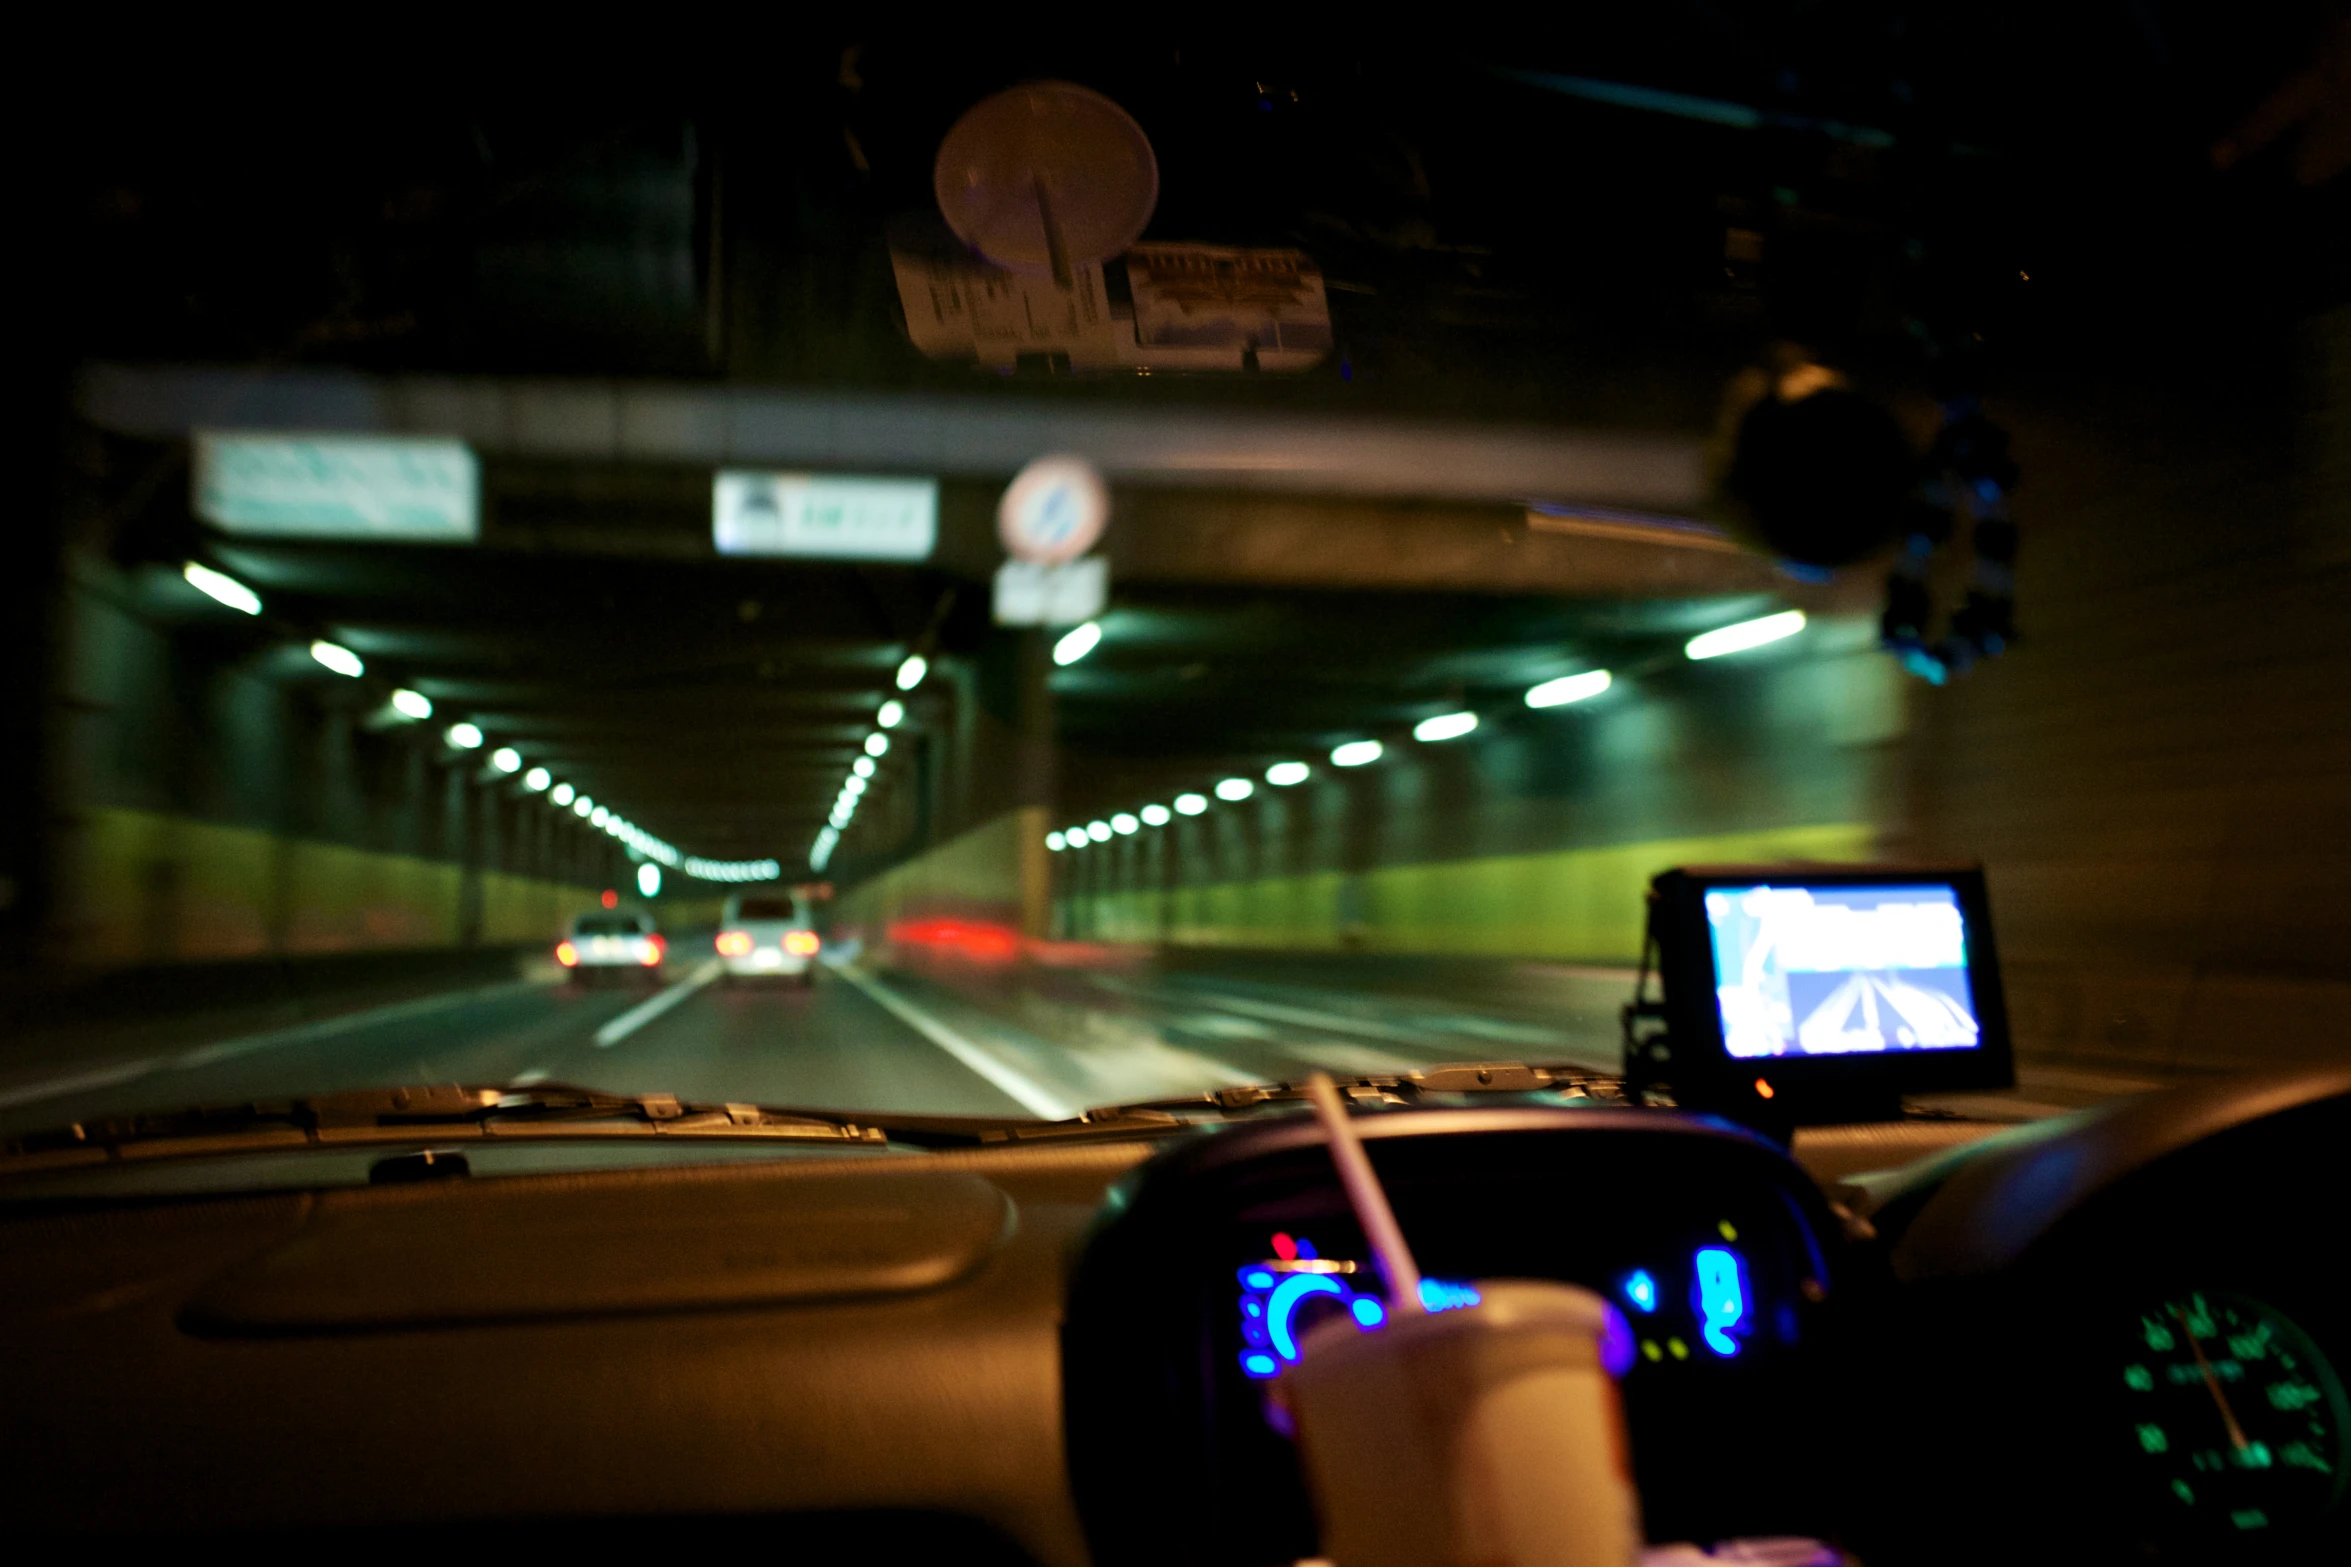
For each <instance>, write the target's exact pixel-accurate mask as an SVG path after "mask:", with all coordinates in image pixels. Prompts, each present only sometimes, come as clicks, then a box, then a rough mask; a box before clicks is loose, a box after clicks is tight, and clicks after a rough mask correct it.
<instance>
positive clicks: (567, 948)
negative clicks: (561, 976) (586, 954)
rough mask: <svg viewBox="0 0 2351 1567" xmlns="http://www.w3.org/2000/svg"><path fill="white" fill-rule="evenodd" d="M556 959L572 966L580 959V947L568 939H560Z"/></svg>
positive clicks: (556, 945) (567, 965) (564, 964)
mask: <svg viewBox="0 0 2351 1567" xmlns="http://www.w3.org/2000/svg"><path fill="white" fill-rule="evenodd" d="M555 961H556V962H558V963H560V964H562V965H563V966H564V967H565V968H571V967H573V966H574V965H576V964H577V963H578V962H579V961H580V949H579V948H577V947H575V946H573V945H572V944H571V943H570V942H568V941H559V942H557V943H556V944H555Z"/></svg>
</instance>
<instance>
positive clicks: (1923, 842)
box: [1889, 307, 2351, 1069]
mask: <svg viewBox="0 0 2351 1567" xmlns="http://www.w3.org/2000/svg"><path fill="white" fill-rule="evenodd" d="M2300 347H2301V351H2302V354H2303V359H2302V362H2301V363H2300V364H2299V365H2297V366H2292V367H2288V366H2285V365H2280V366H2277V367H2276V372H2275V374H2274V376H2273V377H2272V378H2271V379H2270V380H2268V381H2266V382H2265V383H2264V384H2262V385H2261V386H2260V387H2258V388H2257V389H2253V390H2252V391H2251V392H2249V391H2248V389H2246V388H2241V387H2230V386H2225V385H2222V386H2213V387H2210V388H2206V389H2204V390H2203V391H2202V392H2201V394H2200V395H2199V396H2198V397H2196V398H2193V399H2190V398H2186V397H2182V396H2179V395H2177V394H2176V393H2166V392H2163V391H2161V390H2160V389H2156V388H2149V387H2129V386H2121V385H2115V384H2108V385H2106V386H2103V387H2091V388H2083V387H2043V388H2038V389H2032V390H2031V391H2030V395H2019V396H2018V397H2017V398H2015V399H2013V400H2012V401H2011V402H2010V403H2009V404H2008V405H2007V406H2006V407H2004V408H2003V409H2002V410H2001V414H2002V417H2003V418H2005V419H2008V420H2009V421H2011V422H2012V425H2013V428H2014V430H2015V433H2016V449H2017V455H2018V458H2019V461H2020V462H2021V464H2022V467H2023V471H2024V475H2025V482H2024V486H2023V488H2022V489H2021V490H2020V491H2019V495H2018V506H2019V511H2020V515H2021V517H2022V521H2023V525H2024V550H2023V553H2022V555H2021V557H2020V559H2019V593H2018V601H2019V608H2020V614H2021V616H2022V629H2023V640H2022V641H2021V642H2020V643H2019V645H2018V646H2017V647H2016V649H2015V650H2014V651H2013V652H2011V653H2010V654H2009V655H2008V656H2006V657H2004V658H2002V659H2000V660H1998V661H1997V662H1996V663H1993V664H1990V665H1988V666H1985V667H1984V668H1982V669H1979V670H1977V671H1975V672H1974V673H1973V674H1971V675H1969V676H1968V677H1967V678H1965V679H1964V680H1960V681H1956V682H1954V683H1953V684H1952V685H1951V686H1949V687H1948V688H1945V689H1943V690H1927V689H1924V688H1921V690H1920V692H1919V700H1918V701H1917V703H1916V707H1915V718H1914V728H1913V733H1912V736H1911V738H1910V740H1909V741H1908V742H1907V743H1906V744H1905V745H1904V747H1903V748H1902V751H1901V753H1900V757H1899V760H1900V763H1901V772H1900V776H1899V778H1898V779H1897V785H1898V798H1899V800H1900V802H1901V804H1902V811H1901V813H1900V815H1899V816H1898V817H1895V818H1892V819H1890V822H1889V826H1890V828H1891V829H1892V831H1891V837H1890V842H1891V845H1892V847H1894V848H1895V849H1897V850H1899V851H1901V852H1905V853H1911V854H1918V855H1929V856H1931V855H1940V854H1948V853H1953V852H1965V853H1968V854H1970V855H1972V856H1980V857H1981V858H1982V859H1983V860H1984V861H1985V862H1986V864H1987V865H1988V866H1989V867H1990V871H1991V883H1992V895H1993V902H1994V907H1995V910H1996V912H1997V916H1998V919H1999V922H2000V937H2001V954H2002V959H2003V963H2004V965H2005V967H2006V969H2007V973H2008V996H2009V1009H2010V1013H2011V1016H2012V1018H2013V1021H2014V1025H2015V1030H2016V1034H2017V1037H2018V1041H2019V1044H2020V1047H2022V1048H2026V1049H2029V1050H2032V1051H2036V1052H2040V1053H2043V1054H2046V1055H2052V1056H2064V1057H2071V1058H2078V1059H2081V1060H2083V1061H2085V1062H2088V1063H2093V1064H2094V1063H2099V1062H2103V1061H2114V1062H2120V1063H2141V1064H2145V1065H2147V1066H2149V1067H2151V1068H2157V1069H2162V1068H2172V1067H2185V1068H2197V1067H2206V1068H2231V1067H2248V1066H2259V1065H2272V1064H2274V1065H2289V1064H2296V1063H2305V1062H2312V1061H2343V1060H2351V831H2347V830H2346V823H2347V821H2351V814H2347V813H2351V704H2347V701H2346V696H2345V693H2346V692H2351V459H2347V457H2346V454H2347V453H2351V307H2342V308H2338V309H2336V310H2335V311H2333V312H2332V313H2331V314H2329V315H2327V316H2324V317H2320V318H2317V319H2315V320H2313V321H2312V322H2310V323H2307V325H2306V330H2305V333H2304V335H2303V337H2302V339H2301V343H2300ZM2281 384H2293V385H2296V386H2297V388H2298V399H2299V402H2300V419H2299V425H2298V426H2297V421H2296V420H2291V419H2288V418H2286V417H2284V412H2285V410H2283V409H2282V408H2281V407H2280V406H2279V397H2278V387H2279V386H2280V385H2281Z"/></svg>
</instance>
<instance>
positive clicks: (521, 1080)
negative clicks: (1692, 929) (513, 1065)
mask: <svg viewBox="0 0 2351 1567" xmlns="http://www.w3.org/2000/svg"><path fill="white" fill-rule="evenodd" d="M554 1075H555V1074H554V1073H552V1072H550V1071H548V1070H547V1069H546V1068H545V1067H543V1066H534V1067H532V1068H531V1069H530V1070H529V1071H527V1072H517V1073H515V1074H514V1075H513V1076H512V1077H510V1078H508V1079H507V1080H506V1086H507V1087H509V1088H528V1087H530V1086H531V1085H532V1084H533V1083H544V1082H545V1081H547V1079H548V1078H550V1077H553V1076H554Z"/></svg>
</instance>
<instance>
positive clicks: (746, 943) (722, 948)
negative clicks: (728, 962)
mask: <svg viewBox="0 0 2351 1567" xmlns="http://www.w3.org/2000/svg"><path fill="white" fill-rule="evenodd" d="M750 951H751V933H750V932H749V931H747V930H722V931H720V932H719V933H718V955H719V956H720V957H722V958H740V957H744V956H747V955H748V954H749V953H750Z"/></svg>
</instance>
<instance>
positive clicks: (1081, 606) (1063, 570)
mask: <svg viewBox="0 0 2351 1567" xmlns="http://www.w3.org/2000/svg"><path fill="white" fill-rule="evenodd" d="M1109 600H1110V562H1108V561H1106V560H1104V559H1103V558H1102V557H1101V556H1099V555H1089V556H1087V557H1086V558H1085V559H1084V560H1073V561H1068V562H1065V563H1064V564H1061V565H1057V566H1047V565H1041V564H1039V563H1037V562H1035V561H1027V560H1008V561H1006V562H1005V563H1004V564H1003V565H1001V566H999V567H997V568H996V605H995V618H996V624H997V625H999V626H1076V625H1082V624H1084V623H1085V622H1086V621H1089V620H1092V619H1093V618H1094V617H1096V616H1097V615H1099V614H1101V613H1102V607H1103V605H1105V604H1107V603H1108V602H1109Z"/></svg>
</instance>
